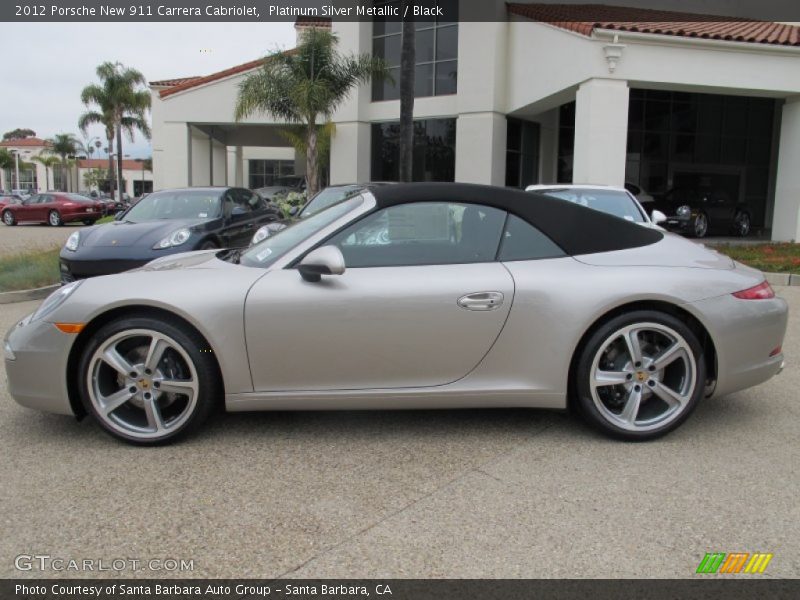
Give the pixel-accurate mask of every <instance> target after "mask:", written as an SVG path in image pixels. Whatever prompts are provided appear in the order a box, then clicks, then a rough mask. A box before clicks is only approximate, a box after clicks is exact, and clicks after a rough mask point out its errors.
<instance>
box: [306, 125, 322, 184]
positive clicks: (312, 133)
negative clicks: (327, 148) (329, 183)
mask: <svg viewBox="0 0 800 600" xmlns="http://www.w3.org/2000/svg"><path fill="white" fill-rule="evenodd" d="M306 142H307V143H306V182H307V185H306V198H311V197H312V196H314V194H316V193H317V192H318V191H319V166H318V164H317V125H316V123H314V122H311V123H309V124H308V128H307V130H306Z"/></svg>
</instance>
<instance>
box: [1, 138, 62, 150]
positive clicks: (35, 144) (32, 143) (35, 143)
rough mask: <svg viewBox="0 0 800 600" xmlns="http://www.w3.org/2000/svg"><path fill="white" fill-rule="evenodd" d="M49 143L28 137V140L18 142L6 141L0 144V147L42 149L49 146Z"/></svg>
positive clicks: (23, 139)
mask: <svg viewBox="0 0 800 600" xmlns="http://www.w3.org/2000/svg"><path fill="white" fill-rule="evenodd" d="M49 145H50V142H48V141H47V140H43V139H41V138H37V137H28V138H20V139H18V140H6V141H5V142H0V146H2V147H5V148H8V147H12V148H17V147H18V148H22V147H31V148H43V147H45V146H49Z"/></svg>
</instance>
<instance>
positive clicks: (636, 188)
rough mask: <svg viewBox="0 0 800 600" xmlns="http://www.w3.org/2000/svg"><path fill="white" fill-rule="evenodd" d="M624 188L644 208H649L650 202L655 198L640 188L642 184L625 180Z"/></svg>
mask: <svg viewBox="0 0 800 600" xmlns="http://www.w3.org/2000/svg"><path fill="white" fill-rule="evenodd" d="M625 189H626V190H628V191H629V192H630V193H631V194H633V196H634V197H635V198H636V199H637V200H638V201H639V204H641V205H642V206H644V207H645V208H649V206H650V202H655V200H656V199H655V198H654V197H653V195H652V194H649V193H647V192H646V191H644V189H642V186H640V185H637V184H635V183H633V182H630V181H626V182H625Z"/></svg>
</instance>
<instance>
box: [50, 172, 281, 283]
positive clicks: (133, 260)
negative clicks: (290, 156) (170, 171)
mask: <svg viewBox="0 0 800 600" xmlns="http://www.w3.org/2000/svg"><path fill="white" fill-rule="evenodd" d="M280 216H281V214H280V210H279V209H278V208H277V207H276V206H274V205H272V204H270V203H269V202H267V201H265V200H264V199H263V198H261V197H260V196H258V195H257V194H254V193H253V192H251V191H249V190H246V189H243V188H227V187H206V188H184V189H172V190H163V191H160V192H155V193H153V194H150V195H148V196H147V197H146V198H144V199H142V200H141V201H140V202H138V203H137V204H136V205H134V206H132V207H131V208H129V209H128V210H127V211H126V212H124V213H119V215H118V216H117V219H116V220H115V221H114V222H113V223H106V224H103V225H97V226H95V227H90V228H88V229H81V230H79V231H75V232H74V233H73V234H72V235H71V236H69V239H67V242H66V244H65V245H64V247H63V248H62V249H61V255H60V258H61V281H62V283H69V282H71V281H75V280H77V279H84V278H86V277H92V276H95V275H109V274H111V273H119V272H121V271H127V270H128V269H134V268H136V267H141V266H142V265H144V264H147V263H148V262H150V261H151V260H154V259H156V258H161V257H162V256H166V255H169V254H176V253H178V252H188V251H191V250H210V249H214V248H238V247H241V246H247V245H248V243H249V242H250V239H251V238H252V236H253V232H254V231H255V230H256V229H258V228H259V227H261V226H262V225H265V224H266V223H269V222H272V221H275V220H277V219H279V218H280Z"/></svg>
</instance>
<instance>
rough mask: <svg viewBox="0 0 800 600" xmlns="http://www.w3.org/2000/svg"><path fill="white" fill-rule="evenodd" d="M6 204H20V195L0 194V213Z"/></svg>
mask: <svg viewBox="0 0 800 600" xmlns="http://www.w3.org/2000/svg"><path fill="white" fill-rule="evenodd" d="M7 204H22V197H21V196H18V195H17V194H0V213H2V210H3V208H4V207H5V206H6V205H7Z"/></svg>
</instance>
